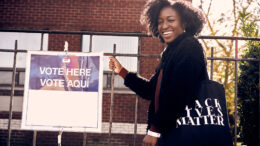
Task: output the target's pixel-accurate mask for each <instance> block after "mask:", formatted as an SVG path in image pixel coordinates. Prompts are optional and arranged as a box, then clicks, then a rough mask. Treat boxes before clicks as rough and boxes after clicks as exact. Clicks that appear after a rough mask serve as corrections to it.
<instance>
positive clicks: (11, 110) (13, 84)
mask: <svg viewBox="0 0 260 146" xmlns="http://www.w3.org/2000/svg"><path fill="white" fill-rule="evenodd" d="M16 55H17V40H15V52H14V60H13V75H12V88H11V97H10V105H9V120H8V141H7V145H8V146H10V144H11V134H12V127H11V126H12V116H13V97H14V88H15V74H16Z"/></svg>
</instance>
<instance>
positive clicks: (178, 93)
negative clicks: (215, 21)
mask: <svg viewBox="0 0 260 146" xmlns="http://www.w3.org/2000/svg"><path fill="white" fill-rule="evenodd" d="M141 22H142V24H144V25H146V26H147V28H148V30H149V32H150V33H152V35H153V36H155V37H158V38H159V39H160V40H161V41H162V42H163V43H165V44H166V45H167V47H166V48H165V50H164V52H163V54H162V59H161V62H160V64H159V66H158V67H157V69H156V73H155V74H154V75H153V76H152V77H151V79H150V80H146V79H143V78H141V77H139V76H137V75H136V74H135V73H131V72H128V71H127V70H126V69H125V68H124V67H123V66H122V65H121V64H120V63H119V62H118V61H117V60H116V59H115V58H113V57H110V63H109V68H110V69H112V70H114V71H115V72H116V73H118V74H119V75H120V76H121V77H122V78H124V84H125V85H126V86H127V87H129V88H130V89H131V90H133V91H134V92H136V93H137V94H138V95H140V96H141V97H142V98H144V99H147V100H150V101H151V102H150V106H149V113H148V133H147V135H146V136H145V137H144V139H143V146H146V145H155V144H156V143H157V139H158V138H159V137H161V138H160V140H159V141H158V143H157V144H158V145H171V144H170V143H167V144H166V143H164V144H162V143H163V139H164V137H169V135H170V133H171V132H172V131H174V129H176V120H177V118H178V117H181V115H182V114H183V111H184V110H185V106H186V105H189V104H191V103H193V102H194V101H195V99H194V98H195V95H196V91H197V87H198V85H199V82H200V81H201V80H203V79H205V78H206V77H207V74H206V71H205V65H206V64H205V58H204V53H203V49H202V47H201V45H200V43H199V42H198V40H197V39H196V38H195V37H194V36H196V35H198V34H199V33H200V32H201V30H202V28H203V25H204V23H205V19H204V16H203V14H202V13H201V11H199V10H198V9H195V8H193V7H192V6H191V5H190V3H188V2H184V1H171V0H150V1H148V2H147V4H146V5H145V9H144V11H143V14H142V16H141Z"/></svg>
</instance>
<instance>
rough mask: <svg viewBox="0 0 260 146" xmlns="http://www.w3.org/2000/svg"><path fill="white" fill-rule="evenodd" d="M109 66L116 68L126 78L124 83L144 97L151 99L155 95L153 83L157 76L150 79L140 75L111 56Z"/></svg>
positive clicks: (112, 68) (116, 71)
mask: <svg viewBox="0 0 260 146" xmlns="http://www.w3.org/2000/svg"><path fill="white" fill-rule="evenodd" d="M109 59H110V62H109V68H110V69H111V70H114V71H115V73H117V74H119V75H120V76H121V77H122V78H123V79H124V84H125V85H126V86H127V87H128V88H130V89H131V90H132V91H134V92H135V93H136V94H138V95H139V96H141V97H142V98H144V99H147V100H151V98H152V96H153V93H154V91H153V89H154V88H153V85H154V81H155V78H156V76H155V75H154V76H152V78H151V79H150V80H147V79H145V78H142V77H140V76H138V75H137V74H136V73H132V72H128V71H127V70H126V69H125V68H124V67H123V66H122V65H121V64H120V63H119V61H118V60H117V59H116V58H114V57H110V58H109Z"/></svg>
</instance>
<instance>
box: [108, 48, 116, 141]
mask: <svg viewBox="0 0 260 146" xmlns="http://www.w3.org/2000/svg"><path fill="white" fill-rule="evenodd" d="M115 53H116V44H114V49H113V57H115V55H114V54H115ZM114 81H115V71H112V76H111V98H110V99H111V100H110V119H109V139H108V144H109V146H111V133H112V122H113V107H114Z"/></svg>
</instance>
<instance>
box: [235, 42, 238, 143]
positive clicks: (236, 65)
mask: <svg viewBox="0 0 260 146" xmlns="http://www.w3.org/2000/svg"><path fill="white" fill-rule="evenodd" d="M235 41H236V42H235V146H236V145H237V120H238V119H237V118H238V116H237V70H238V64H237V59H238V39H236V40H235Z"/></svg>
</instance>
